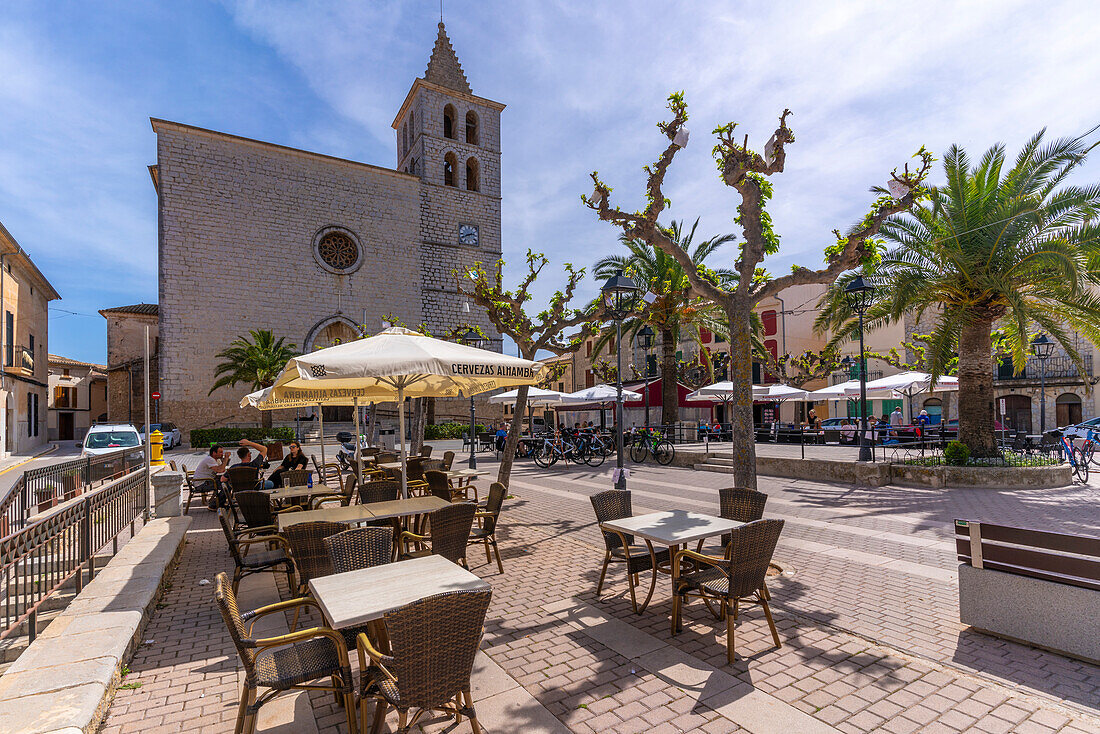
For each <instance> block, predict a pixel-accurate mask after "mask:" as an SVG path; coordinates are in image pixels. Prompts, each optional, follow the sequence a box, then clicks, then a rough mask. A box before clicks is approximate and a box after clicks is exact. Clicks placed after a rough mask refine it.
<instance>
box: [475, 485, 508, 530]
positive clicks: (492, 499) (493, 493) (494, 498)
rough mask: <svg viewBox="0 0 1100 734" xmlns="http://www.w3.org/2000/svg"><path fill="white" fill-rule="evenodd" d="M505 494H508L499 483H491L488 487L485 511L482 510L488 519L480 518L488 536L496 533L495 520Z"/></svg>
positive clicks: (498, 515)
mask: <svg viewBox="0 0 1100 734" xmlns="http://www.w3.org/2000/svg"><path fill="white" fill-rule="evenodd" d="M506 494H508V489H507V488H506V487H505V486H504V485H503V484H501V483H500V482H493V483H492V484H490V485H489V497H488V499H486V500H485V509H484V510H483V512H484V513H485V514H486V515H488V517H482V518H481V521H482V523H484V525H483V527H484V528H485V532H486V533H488V534H489V535H492V534H493V533H494V532H496V528H497V519H498V518H499V517H500V508H501V507H503V506H504V496H505V495H506Z"/></svg>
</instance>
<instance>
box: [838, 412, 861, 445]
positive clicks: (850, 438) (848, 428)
mask: <svg viewBox="0 0 1100 734" xmlns="http://www.w3.org/2000/svg"><path fill="white" fill-rule="evenodd" d="M856 430H857V429H856V427H855V425H854V424H853V423H852V422H851V421H850V420H849V419H847V418H845V419H844V422H843V423H841V424H840V442H841V443H847V444H852V443H855V442H856Z"/></svg>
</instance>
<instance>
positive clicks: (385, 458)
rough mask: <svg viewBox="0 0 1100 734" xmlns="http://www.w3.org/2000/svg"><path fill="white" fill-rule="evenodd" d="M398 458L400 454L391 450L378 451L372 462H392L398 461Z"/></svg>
mask: <svg viewBox="0 0 1100 734" xmlns="http://www.w3.org/2000/svg"><path fill="white" fill-rule="evenodd" d="M400 458H401V457H400V456H398V455H397V454H395V453H394V452H392V451H379V452H378V455H377V456H376V457H375V459H374V462H375V463H376V464H392V463H393V462H395V461H398V460H399V459H400Z"/></svg>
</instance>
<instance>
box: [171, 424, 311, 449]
mask: <svg viewBox="0 0 1100 734" xmlns="http://www.w3.org/2000/svg"><path fill="white" fill-rule="evenodd" d="M242 438H247V439H248V440H249V441H256V442H257V443H259V442H261V441H264V440H265V439H269V438H273V439H277V440H279V441H293V440H294V429H293V428H290V427H289V426H279V427H276V428H259V427H256V428H195V429H194V430H192V431H191V447H192V448H204V447H206V446H210V445H211V444H213V443H232V442H235V441H240V440H241V439H242Z"/></svg>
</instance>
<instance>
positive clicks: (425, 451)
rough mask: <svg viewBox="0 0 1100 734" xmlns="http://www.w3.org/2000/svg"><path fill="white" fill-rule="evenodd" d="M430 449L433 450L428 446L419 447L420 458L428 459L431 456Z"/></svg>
mask: <svg viewBox="0 0 1100 734" xmlns="http://www.w3.org/2000/svg"><path fill="white" fill-rule="evenodd" d="M432 448H434V447H432V446H429V445H428V444H424V445H423V446H421V447H420V456H421V458H424V459H427V458H428V457H430V456H431V455H432Z"/></svg>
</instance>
